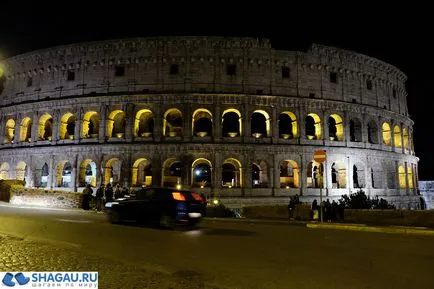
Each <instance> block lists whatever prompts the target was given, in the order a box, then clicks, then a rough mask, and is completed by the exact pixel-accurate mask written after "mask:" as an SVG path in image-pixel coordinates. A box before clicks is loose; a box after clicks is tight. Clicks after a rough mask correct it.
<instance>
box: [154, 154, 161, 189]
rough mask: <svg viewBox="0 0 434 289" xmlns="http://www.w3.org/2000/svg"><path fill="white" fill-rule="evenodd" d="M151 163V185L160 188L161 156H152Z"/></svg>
mask: <svg viewBox="0 0 434 289" xmlns="http://www.w3.org/2000/svg"><path fill="white" fill-rule="evenodd" d="M151 163H152V185H153V186H162V185H163V183H162V175H163V171H162V170H163V167H162V163H161V155H159V154H154V156H153V158H152V160H151Z"/></svg>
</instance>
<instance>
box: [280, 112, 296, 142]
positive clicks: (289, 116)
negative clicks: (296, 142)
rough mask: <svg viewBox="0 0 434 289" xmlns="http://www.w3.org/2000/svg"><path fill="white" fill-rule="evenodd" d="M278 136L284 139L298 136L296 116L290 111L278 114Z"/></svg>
mask: <svg viewBox="0 0 434 289" xmlns="http://www.w3.org/2000/svg"><path fill="white" fill-rule="evenodd" d="M279 136H280V137H281V138H284V139H289V138H296V137H298V125H297V118H296V116H295V114H294V113H292V112H290V111H283V112H281V113H280V115H279Z"/></svg>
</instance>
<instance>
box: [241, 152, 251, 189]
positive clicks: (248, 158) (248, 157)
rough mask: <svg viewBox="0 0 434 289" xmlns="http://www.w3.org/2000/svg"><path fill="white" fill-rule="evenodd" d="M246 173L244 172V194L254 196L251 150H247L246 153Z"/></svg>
mask: <svg viewBox="0 0 434 289" xmlns="http://www.w3.org/2000/svg"><path fill="white" fill-rule="evenodd" d="M243 165H244V174H243V183H244V188H243V196H245V197H250V196H252V155H251V152H247V153H246V154H245V155H244V164H243Z"/></svg>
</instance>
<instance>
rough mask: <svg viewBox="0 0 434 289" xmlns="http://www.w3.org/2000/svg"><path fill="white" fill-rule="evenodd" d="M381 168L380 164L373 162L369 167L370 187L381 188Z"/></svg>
mask: <svg viewBox="0 0 434 289" xmlns="http://www.w3.org/2000/svg"><path fill="white" fill-rule="evenodd" d="M381 176H382V169H381V165H380V164H374V165H373V166H372V168H371V182H372V188H374V189H378V188H381Z"/></svg>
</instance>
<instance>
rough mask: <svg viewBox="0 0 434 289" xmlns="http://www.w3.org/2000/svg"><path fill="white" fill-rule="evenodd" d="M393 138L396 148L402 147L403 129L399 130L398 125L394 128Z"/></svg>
mask: <svg viewBox="0 0 434 289" xmlns="http://www.w3.org/2000/svg"><path fill="white" fill-rule="evenodd" d="M393 137H394V142H395V147H396V148H400V147H402V143H401V129H400V128H399V126H398V125H395V127H394V128H393Z"/></svg>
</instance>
